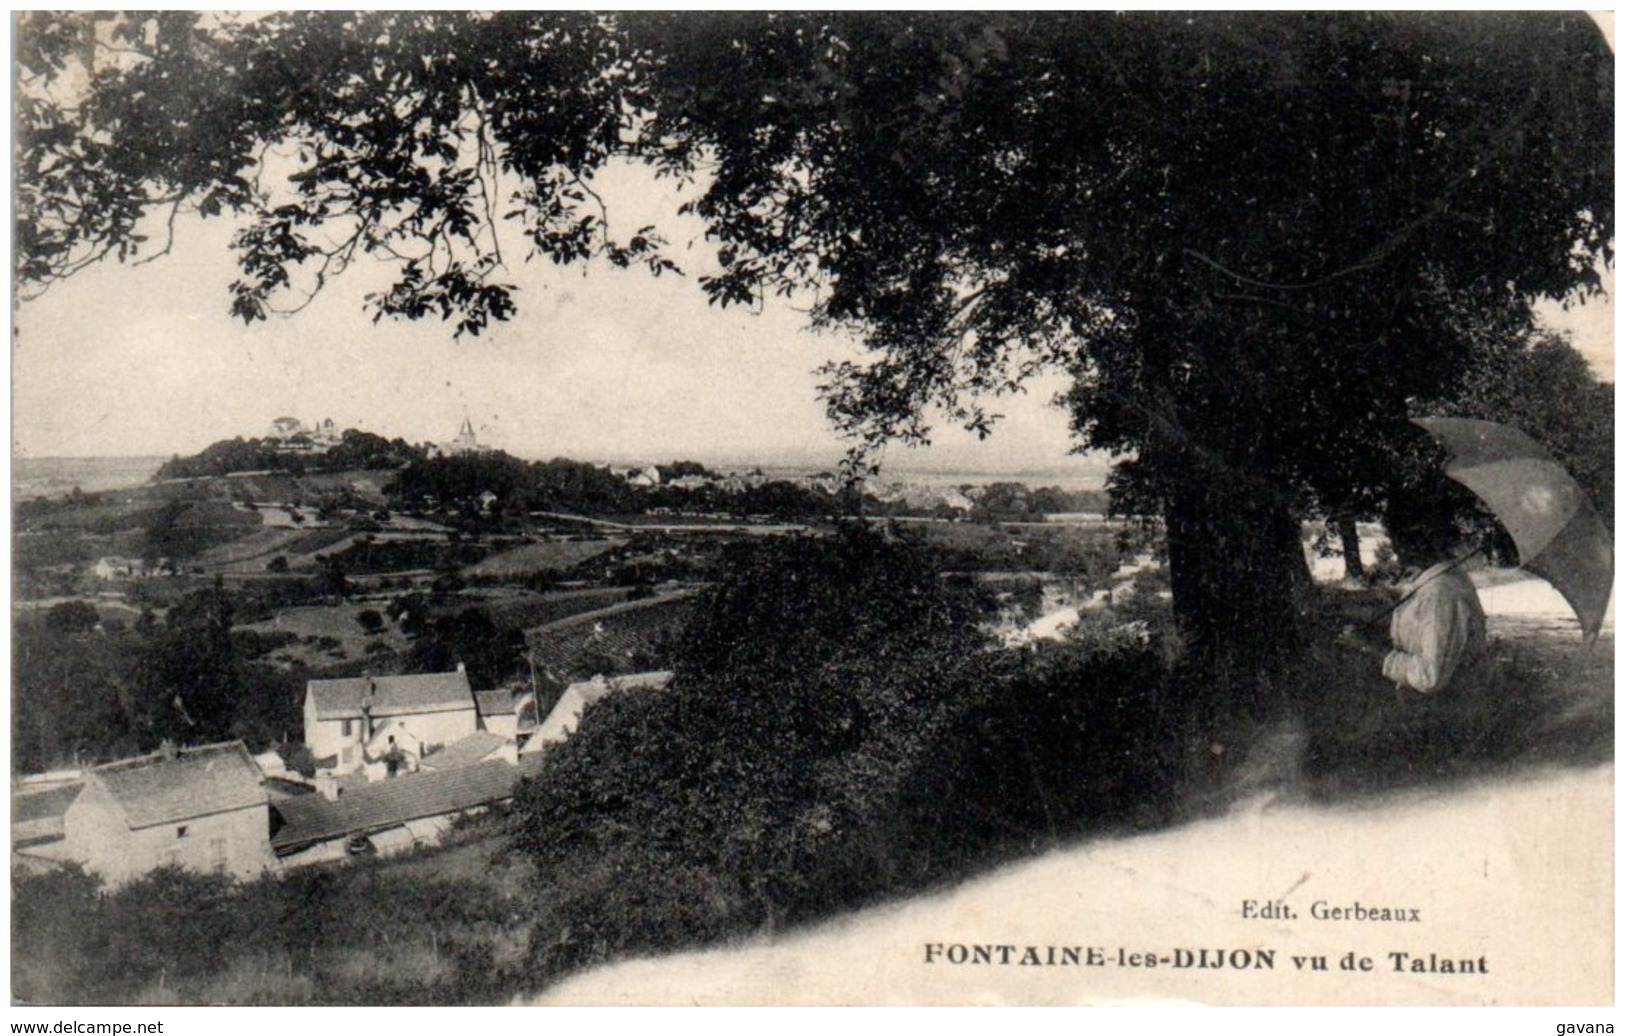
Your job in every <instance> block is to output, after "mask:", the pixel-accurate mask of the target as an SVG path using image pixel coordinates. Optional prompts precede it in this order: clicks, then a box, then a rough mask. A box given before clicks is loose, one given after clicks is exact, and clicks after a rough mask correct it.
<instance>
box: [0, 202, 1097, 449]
mask: <svg viewBox="0 0 1625 1036" xmlns="http://www.w3.org/2000/svg"><path fill="white" fill-rule="evenodd" d="M608 179H609V180H610V182H609V183H600V188H601V189H602V190H604V191H605V192H606V193H607V194H609V195H610V204H611V209H612V212H620V213H621V214H622V215H621V216H620V217H619V219H620V220H624V222H625V223H626V224H627V225H629V226H638V225H641V223H642V221H643V220H645V219H646V218H662V219H664V220H665V225H669V226H670V227H671V228H672V229H673V230H674V231H676V232H677V233H676V235H675V236H674V237H673V241H674V242H675V248H676V254H677V258H678V262H679V265H683V266H685V267H686V268H687V269H688V271H689V272H690V276H688V277H676V276H672V275H669V274H668V275H666V276H663V277H660V278H654V277H651V276H649V275H648V274H647V273H646V272H644V271H623V270H617V269H614V268H611V267H608V266H607V265H603V264H595V265H593V266H591V267H590V268H587V269H585V270H584V269H583V268H581V267H569V268H559V267H555V266H554V265H553V264H552V263H551V262H549V261H547V260H545V259H538V260H535V261H533V262H530V263H525V262H522V261H520V259H519V257H518V253H519V252H520V249H519V248H518V247H517V246H515V247H513V248H510V249H508V250H507V251H506V253H505V254H506V255H507V257H508V260H509V261H508V274H509V279H510V280H511V281H512V282H513V283H515V284H517V285H518V286H519V289H520V290H519V293H518V296H517V298H518V304H519V313H518V315H517V316H516V317H515V318H514V319H513V320H511V321H509V322H506V323H502V324H496V325H493V326H492V327H490V328H488V329H487V330H486V332H485V333H483V334H482V335H481V336H479V337H478V338H473V337H467V336H465V337H464V338H462V339H455V340H454V339H453V336H452V326H451V325H449V324H444V323H441V322H440V321H438V320H435V319H429V320H425V321H420V322H415V323H414V322H401V321H394V320H388V319H386V320H385V321H383V322H381V323H376V324H375V323H374V322H373V321H372V319H371V317H370V316H369V315H368V314H367V313H366V312H365V311H364V308H363V298H364V296H365V294H366V293H367V292H368V291H371V290H377V289H378V288H380V287H382V286H383V285H384V283H385V280H384V278H385V276H386V274H387V271H386V269H385V268H384V267H382V266H381V265H369V264H362V263H358V264H357V265H355V266H353V267H352V268H351V269H350V270H349V271H347V272H346V273H345V274H344V275H343V276H341V277H339V278H337V279H335V280H334V281H332V282H331V283H330V285H329V287H328V288H327V289H326V290H325V291H324V292H323V293H322V294H320V295H318V296H317V297H316V299H315V301H314V302H312V303H311V304H310V306H309V307H308V308H306V309H305V310H303V311H302V312H300V313H299V314H297V315H295V316H293V317H289V318H276V317H273V318H272V319H271V320H270V321H268V322H266V323H260V324H255V325H253V326H250V327H245V326H244V325H243V324H242V323H241V322H240V321H236V320H234V319H232V318H230V317H229V315H228V313H227V307H228V303H229V294H228V292H227V285H229V284H230V282H231V281H232V280H233V279H234V278H235V277H236V276H237V272H236V268H235V265H234V264H233V262H232V259H231V257H230V255H229V252H228V247H227V246H228V244H229V241H230V236H231V227H230V225H229V224H228V223H227V222H226V221H224V220H211V221H201V220H194V221H184V220H183V221H181V224H180V225H179V226H178V229H177V236H176V240H175V242H174V245H173V247H172V249H171V252H170V254H168V255H165V256H162V257H160V258H158V259H156V260H155V261H153V262H151V263H148V264H145V265H140V266H131V265H123V266H120V265H118V264H116V263H111V262H104V263H102V264H100V265H98V266H96V267H93V268H91V269H89V270H86V271H84V272H83V273H81V274H79V275H77V276H76V277H74V278H73V279H70V280H69V281H67V282H65V283H61V284H57V285H54V286H52V287H51V288H50V289H49V290H48V291H47V292H46V293H45V294H44V295H43V296H42V297H41V298H39V299H37V300H34V301H30V302H25V303H23V304H22V305H21V306H20V307H18V309H17V310H16V312H15V314H14V338H13V364H12V393H13V395H12V399H13V452H14V455H16V456H19V457H51V456H116V455H167V454H171V453H183V454H184V453H192V452H196V451H198V450H200V449H202V448H203V447H205V446H207V445H208V444H210V443H212V442H215V441H217V440H219V439H223V438H231V437H233V436H238V435H241V436H244V437H249V436H259V435H264V434H266V432H267V430H268V429H269V426H270V424H271V422H272V421H273V420H274V419H276V418H278V417H281V416H284V415H287V416H293V417H297V418H299V419H301V420H303V421H305V422H307V423H313V422H315V421H319V420H321V419H324V418H332V420H333V421H334V423H335V424H336V425H337V426H338V427H339V428H351V427H353V428H360V429H364V430H367V431H371V432H376V433H378V434H381V435H385V436H388V437H391V438H393V437H395V436H401V437H404V438H406V439H408V440H409V441H412V442H422V441H445V440H449V439H451V438H452V436H453V435H454V434H455V433H456V431H457V429H458V427H459V425H460V424H461V423H462V421H463V418H464V417H465V416H467V417H468V418H469V419H470V420H471V421H472V422H473V425H474V428H475V431H476V434H477V435H478V436H479V438H480V440H481V441H482V442H485V443H488V444H490V445H492V446H496V447H498V448H500V449H504V450H507V451H508V452H510V453H514V454H516V455H519V456H525V457H552V456H570V457H574V458H577V459H583V460H596V461H601V462H608V461H622V462H630V461H639V460H641V461H665V460H672V459H679V458H689V457H692V458H694V459H699V460H706V461H710V460H734V459H737V460H741V461H744V460H751V461H753V462H754V461H755V460H757V459H767V458H770V457H784V458H785V459H787V460H791V461H794V462H797V463H816V464H824V463H834V462H835V461H836V460H838V459H839V458H840V456H841V455H842V453H843V451H844V449H845V444H844V443H843V442H842V440H840V439H839V438H838V437H837V435H836V434H835V432H834V431H833V430H832V428H831V427H830V425H829V424H828V422H827V420H826V418H825V416H824V412H823V407H822V405H821V403H820V402H819V400H818V396H817V385H818V383H819V380H820V379H819V377H818V375H817V374H816V368H817V367H818V366H819V365H820V364H822V363H824V362H826V361H829V360H835V359H855V358H857V357H858V356H860V355H861V350H860V349H859V348H858V346H857V345H856V343H855V342H854V341H852V340H851V339H847V338H842V337H840V336H837V335H830V334H817V333H814V332H812V331H810V330H809V329H808V327H807V318H806V316H805V314H804V313H802V312H799V311H797V310H796V309H794V308H792V306H790V305H788V304H785V303H783V302H779V301H775V303H771V304H769V305H767V306H765V307H764V308H763V310H762V311H761V312H759V313H758V312H751V311H747V310H741V309H739V308H737V307H734V308H729V309H727V310H722V309H718V308H716V307H713V306H710V305H708V304H707V302H706V300H705V297H704V295H703V293H702V292H701V291H700V290H699V288H698V286H697V284H696V283H695V277H694V276H693V274H695V273H697V272H703V269H702V268H703V267H704V266H705V265H706V257H707V255H708V252H707V248H706V246H705V243H704V241H703V240H702V239H700V237H699V228H698V226H697V225H694V224H684V223H682V222H681V221H673V220H671V219H670V218H669V216H670V214H669V212H661V211H659V210H660V209H661V208H662V207H664V208H666V209H669V208H670V207H671V205H672V203H671V202H670V200H669V199H665V200H662V201H655V200H650V199H646V198H644V197H643V196H642V195H641V194H638V193H637V192H636V191H633V190H632V189H631V188H630V187H629V186H628V185H627V184H620V185H619V187H617V185H616V184H615V182H614V181H613V174H611V176H610V177H608ZM617 204H620V205H621V207H620V208H619V209H617ZM651 213H653V216H652V217H651ZM689 257H692V262H690V261H689ZM1063 387H1064V383H1063V382H1062V381H1061V380H1060V379H1058V378H1055V379H1049V380H1044V381H1039V382H1036V383H1034V384H1033V386H1032V387H1031V388H1030V390H1029V392H1028V393H1027V394H1026V395H1024V396H1017V397H1010V398H1008V399H1006V400H1001V401H999V402H998V403H997V404H996V405H995V406H994V407H993V409H994V410H995V411H996V412H1000V413H1004V414H1006V415H1007V417H1008V419H1007V420H1006V421H1004V422H1002V423H1001V425H1000V426H999V430H998V433H997V434H996V435H995V436H994V437H993V438H992V439H990V440H988V441H986V442H979V441H978V440H977V439H976V438H975V437H974V436H972V435H970V434H969V433H965V432H963V431H960V430H957V429H954V428H952V427H947V428H941V429H940V431H939V433H938V434H937V435H936V436H935V437H934V439H933V445H932V447H931V448H929V449H927V450H918V451H903V450H901V449H900V448H899V449H895V450H893V451H891V456H892V457H894V458H898V457H902V456H903V455H904V454H905V453H906V454H907V455H908V457H909V460H910V463H911V464H913V465H917V466H924V467H938V468H944V469H948V468H955V469H958V468H965V469H969V470H976V471H981V470H1005V469H1022V470H1026V469H1051V468H1061V469H1064V468H1066V467H1067V466H1069V465H1073V464H1084V465H1085V466H1088V467H1092V468H1093V469H1095V470H1098V467H1099V464H1098V462H1094V463H1093V464H1090V462H1086V461H1080V460H1078V459H1076V458H1070V457H1069V456H1068V452H1069V448H1070V445H1071V443H1070V440H1069V438H1068V434H1067V421H1066V415H1065V414H1064V413H1063V412H1061V411H1060V410H1057V409H1055V408H1053V407H1051V406H1049V403H1050V401H1051V399H1052V398H1053V397H1054V395H1055V394H1056V393H1057V392H1059V391H1060V390H1061V389H1062V388H1063Z"/></svg>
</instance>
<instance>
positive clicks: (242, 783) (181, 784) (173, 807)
mask: <svg viewBox="0 0 1625 1036" xmlns="http://www.w3.org/2000/svg"><path fill="white" fill-rule="evenodd" d="M85 782H86V783H87V784H90V783H99V784H101V785H102V787H104V788H106V789H107V791H108V793H109V794H110V795H112V797H113V800H114V801H115V802H117V803H118V804H119V807H120V808H121V809H122V810H123V811H124V816H125V820H126V822H127V823H128V824H129V825H130V827H132V828H140V827H151V826H153V825H154V824H163V823H168V822H171V821H175V820H185V819H187V818H189V817H201V816H207V815H209V814H211V813H225V812H228V811H230V810H235V809H245V808H248V807H250V806H257V805H264V804H265V802H266V794H265V789H264V787H262V786H261V784H260V769H259V767H258V766H255V765H254V760H253V759H251V758H250V757H249V755H248V749H246V748H244V747H243V743H242V742H241V741H227V742H224V743H222V744H217V745H204V746H202V747H200V748H182V749H178V750H173V751H171V752H154V753H153V754H152V755H144V756H138V757H136V758H134V759H122V760H120V761H118V762H116V763H108V764H107V765H106V766H98V767H96V768H95V769H93V770H91V771H89V772H88V773H87V774H86V775H85Z"/></svg>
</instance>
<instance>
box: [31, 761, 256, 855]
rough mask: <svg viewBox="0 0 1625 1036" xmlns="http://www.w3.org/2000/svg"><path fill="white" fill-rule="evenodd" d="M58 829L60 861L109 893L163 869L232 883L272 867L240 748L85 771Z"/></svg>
mask: <svg viewBox="0 0 1625 1036" xmlns="http://www.w3.org/2000/svg"><path fill="white" fill-rule="evenodd" d="M62 822H63V835H64V842H65V845H64V852H63V854H62V855H63V856H64V857H65V858H67V859H71V860H75V861H77V862H79V863H81V864H83V865H84V867H85V869H86V870H90V871H94V872H95V873H97V874H99V875H101V877H102V878H103V880H105V881H106V882H107V883H108V884H109V885H110V886H115V887H116V886H118V885H122V884H125V883H126V882H129V881H131V880H132V879H134V878H137V877H139V876H141V875H142V874H145V873H147V872H148V871H151V870H154V869H156V868H158V867H162V866H165V865H175V866H179V867H184V868H186V869H188V870H195V871H202V872H214V873H218V874H228V875H230V876H232V877H234V878H237V879H239V880H243V879H251V878H255V877H258V876H259V875H260V874H261V873H262V872H264V871H266V870H269V869H272V868H274V867H275V866H276V857H275V855H274V854H273V853H272V851H271V815H270V808H269V805H268V799H267V796H266V792H265V788H264V787H263V786H262V784H261V782H260V771H259V768H258V767H257V766H255V765H254V760H253V759H251V758H250V757H249V755H248V750H247V749H246V748H244V747H243V743H242V742H241V741H229V742H225V743H223V744H217V745H205V746H203V747H201V748H182V749H175V748H166V749H165V750H163V751H160V752H155V753H153V754H152V755H144V756H138V757H136V758H134V759H122V760H120V761H118V762H116V763H108V764H107V765H105V766H98V767H95V768H94V769H91V770H88V771H86V773H85V785H84V788H83V789H82V790H81V791H80V792H79V795H78V797H76V798H75V799H74V800H73V804H72V805H71V806H69V807H68V809H67V812H66V813H65V814H64V815H63V818H62Z"/></svg>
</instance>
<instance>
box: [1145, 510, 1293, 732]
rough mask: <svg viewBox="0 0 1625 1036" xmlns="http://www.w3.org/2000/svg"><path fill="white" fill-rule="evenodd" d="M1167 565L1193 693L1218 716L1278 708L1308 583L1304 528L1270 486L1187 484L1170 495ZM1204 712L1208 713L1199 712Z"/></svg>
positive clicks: (1255, 713)
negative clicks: (1281, 679) (1282, 675)
mask: <svg viewBox="0 0 1625 1036" xmlns="http://www.w3.org/2000/svg"><path fill="white" fill-rule="evenodd" d="M1165 518H1166V522H1167V527H1168V568H1169V579H1170V582H1171V584H1172V587H1173V595H1174V611H1175V614H1176V615H1177V616H1178V618H1179V622H1180V628H1181V632H1182V633H1183V635H1184V637H1185V640H1186V650H1187V655H1186V658H1187V663H1188V664H1187V667H1186V672H1187V674H1188V675H1189V676H1190V678H1191V682H1190V685H1189V686H1190V689H1191V692H1192V693H1196V694H1199V695H1201V697H1202V698H1204V699H1205V701H1204V702H1202V703H1195V704H1201V705H1206V706H1210V707H1211V714H1212V715H1213V716H1214V717H1215V718H1220V717H1228V718H1237V719H1239V718H1242V716H1243V715H1250V716H1252V717H1254V718H1263V717H1264V716H1266V715H1268V714H1271V713H1273V712H1275V711H1277V710H1278V709H1279V708H1280V707H1281V706H1282V704H1283V703H1284V702H1283V696H1282V693H1281V692H1282V689H1281V688H1280V687H1279V681H1278V679H1277V677H1278V676H1279V675H1280V673H1281V670H1282V666H1283V663H1287V662H1290V661H1291V660H1293V659H1294V658H1296V657H1297V656H1299V655H1300V654H1301V650H1302V647H1303V635H1302V630H1301V626H1300V619H1301V616H1302V614H1303V605H1304V599H1305V594H1306V592H1307V589H1308V586H1309V568H1308V565H1307V563H1306V562H1305V560H1304V554H1303V544H1302V540H1301V538H1300V537H1301V533H1300V525H1299V522H1298V521H1297V519H1296V518H1295V517H1294V515H1293V513H1292V511H1291V509H1290V508H1289V507H1288V505H1287V501H1286V496H1285V494H1278V493H1275V492H1272V491H1271V490H1270V489H1269V487H1265V486H1251V485H1245V484H1240V480H1235V479H1229V480H1226V481H1225V484H1223V485H1216V484H1213V483H1211V482H1210V483H1206V484H1198V483H1196V482H1194V481H1190V480H1187V481H1185V482H1182V483H1181V484H1180V485H1179V486H1178V487H1177V488H1175V489H1174V490H1173V491H1172V492H1171V493H1170V494H1169V498H1168V500H1167V505H1166V512H1165ZM1203 711H1207V710H1206V709H1204V710H1203Z"/></svg>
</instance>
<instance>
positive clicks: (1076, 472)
mask: <svg viewBox="0 0 1625 1036" xmlns="http://www.w3.org/2000/svg"><path fill="white" fill-rule="evenodd" d="M217 441H218V440H217ZM492 449H493V450H495V451H498V452H502V453H506V454H508V456H511V457H514V458H516V459H518V460H523V461H528V462H545V461H549V460H555V459H567V460H573V461H578V462H582V463H588V464H600V465H604V466H614V467H640V466H646V465H655V464H670V463H677V462H679V461H693V462H695V463H699V464H704V465H705V466H706V467H711V468H726V469H741V468H751V467H760V468H782V467H829V468H832V469H833V468H835V467H837V466H839V464H840V463H841V461H842V459H843V457H844V452H840V451H820V450H814V449H809V450H805V451H801V450H784V451H771V450H770V451H763V452H761V453H750V454H722V453H711V452H709V451H690V452H685V451H682V450H677V451H673V452H672V454H671V455H670V456H669V457H666V458H664V459H659V458H657V457H656V456H655V455H653V454H643V455H634V454H619V455H615V454H609V455H605V454H598V455H589V454H584V453H570V452H558V453H552V454H549V455H540V454H528V455H527V454H522V453H514V452H510V451H508V450H505V449H502V448H501V447H492ZM196 455H197V454H195V453H194V454H185V453H173V452H172V453H102V454H66V453H64V454H39V455H34V454H28V453H18V452H14V453H13V454H12V457H11V459H12V462H13V463H17V462H23V463H52V462H74V461H83V462H92V461H115V462H135V461H150V462H152V463H153V464H154V466H157V465H161V464H163V463H164V462H166V461H169V460H171V459H173V458H175V457H188V456H196ZM1111 463H1112V461H1111V458H1110V457H1108V456H1107V455H1106V454H1104V453H1100V452H1096V453H1085V454H1072V455H1067V456H1063V457H1057V458H1055V459H1053V460H1049V459H1044V460H1038V459H1033V460H1002V461H1001V460H986V459H968V458H967V459H962V460H961V459H955V458H952V457H935V458H928V457H919V458H915V457H910V456H908V455H907V454H906V453H904V454H901V455H893V456H888V457H884V458H882V459H881V462H880V472H881V476H880V477H882V478H884V477H885V476H886V474H887V473H888V472H895V473H898V474H905V473H907V474H921V475H948V474H967V475H971V474H974V475H1007V476H1016V475H1048V476H1051V477H1054V476H1067V475H1070V476H1071V477H1073V478H1077V477H1090V478H1101V479H1104V476H1105V475H1106V473H1107V471H1108V470H1109V469H1110V467H1111Z"/></svg>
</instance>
